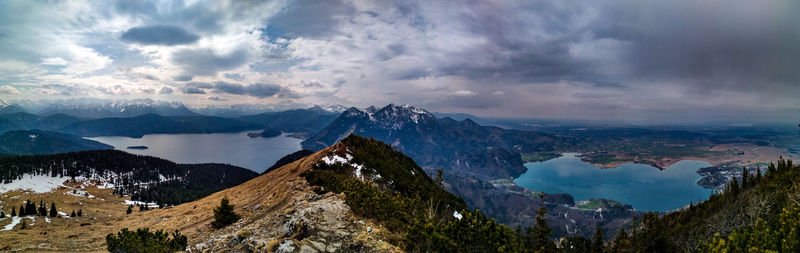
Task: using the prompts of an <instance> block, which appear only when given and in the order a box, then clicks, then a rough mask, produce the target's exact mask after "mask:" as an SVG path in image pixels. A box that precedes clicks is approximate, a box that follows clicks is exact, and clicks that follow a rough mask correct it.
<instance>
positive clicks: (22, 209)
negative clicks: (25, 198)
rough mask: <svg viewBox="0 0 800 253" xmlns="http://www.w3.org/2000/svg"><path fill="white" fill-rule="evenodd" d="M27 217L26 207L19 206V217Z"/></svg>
mask: <svg viewBox="0 0 800 253" xmlns="http://www.w3.org/2000/svg"><path fill="white" fill-rule="evenodd" d="M25 215H26V213H25V206H23V205H19V216H20V217H22V216H25Z"/></svg>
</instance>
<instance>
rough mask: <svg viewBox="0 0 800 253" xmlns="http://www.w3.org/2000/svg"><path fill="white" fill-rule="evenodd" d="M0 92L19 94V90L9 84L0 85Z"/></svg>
mask: <svg viewBox="0 0 800 253" xmlns="http://www.w3.org/2000/svg"><path fill="white" fill-rule="evenodd" d="M0 94H9V95H19V90H17V89H16V88H14V87H11V86H8V85H3V86H0Z"/></svg>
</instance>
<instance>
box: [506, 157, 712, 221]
mask: <svg viewBox="0 0 800 253" xmlns="http://www.w3.org/2000/svg"><path fill="white" fill-rule="evenodd" d="M578 155H579V154H577V153H566V154H564V155H563V156H561V157H558V158H554V159H550V160H547V161H544V162H534V163H526V164H525V167H527V168H528V171H527V172H525V173H524V174H522V175H521V176H520V177H518V178H516V179H515V180H514V182H515V183H516V184H517V185H519V186H522V187H525V188H527V189H529V190H532V191H543V192H547V193H569V194H571V195H572V196H573V197H574V198H575V200H576V201H577V200H587V199H591V198H603V199H612V200H616V201H619V202H622V203H624V204H628V205H631V206H633V208H636V209H637V210H642V211H668V210H673V209H677V208H681V207H684V206H687V205H689V203H690V202H695V203H697V202H698V201H700V200H706V199H708V197H709V196H710V195H711V193H712V192H713V190H711V189H706V188H703V187H701V186H699V185H697V181H698V180H700V179H701V178H702V176H700V175H698V174H697V173H696V172H695V171H696V170H697V169H699V168H703V167H709V166H711V164H709V163H707V162H701V161H692V160H683V161H680V162H678V163H675V164H673V165H672V166H669V167H667V168H666V169H665V170H663V171H661V170H658V169H657V168H655V167H652V166H649V165H644V164H636V163H628V164H623V165H620V166H619V167H617V168H613V169H602V168H599V167H596V166H593V165H591V164H588V163H585V162H583V161H581V160H580V157H578Z"/></svg>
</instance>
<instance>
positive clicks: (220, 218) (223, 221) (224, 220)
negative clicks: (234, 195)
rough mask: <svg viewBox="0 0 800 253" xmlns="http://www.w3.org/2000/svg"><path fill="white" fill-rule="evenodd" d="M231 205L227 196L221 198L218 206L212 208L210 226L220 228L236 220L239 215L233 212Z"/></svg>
mask: <svg viewBox="0 0 800 253" xmlns="http://www.w3.org/2000/svg"><path fill="white" fill-rule="evenodd" d="M233 207H234V206H233V205H231V204H230V200H228V198H222V201H220V204H219V206H218V207H215V208H214V221H213V222H211V227H213V228H215V229H220V228H224V227H225V226H228V225H230V224H233V223H234V222H236V221H238V220H239V218H240V217H239V215H238V214H236V213H235V212H233Z"/></svg>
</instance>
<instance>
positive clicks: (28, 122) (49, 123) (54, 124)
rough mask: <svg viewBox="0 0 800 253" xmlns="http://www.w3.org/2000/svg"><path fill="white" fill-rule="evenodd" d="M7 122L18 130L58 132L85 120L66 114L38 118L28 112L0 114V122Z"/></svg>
mask: <svg viewBox="0 0 800 253" xmlns="http://www.w3.org/2000/svg"><path fill="white" fill-rule="evenodd" d="M2 120H7V121H8V122H11V123H13V124H14V125H15V126H17V129H42V130H57V129H60V128H62V127H64V126H67V125H69V124H72V123H75V122H78V121H82V120H85V119H84V118H79V117H75V116H71V115H66V114H51V115H47V116H38V115H34V114H30V113H26V112H18V113H10V114H0V121H2Z"/></svg>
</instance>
